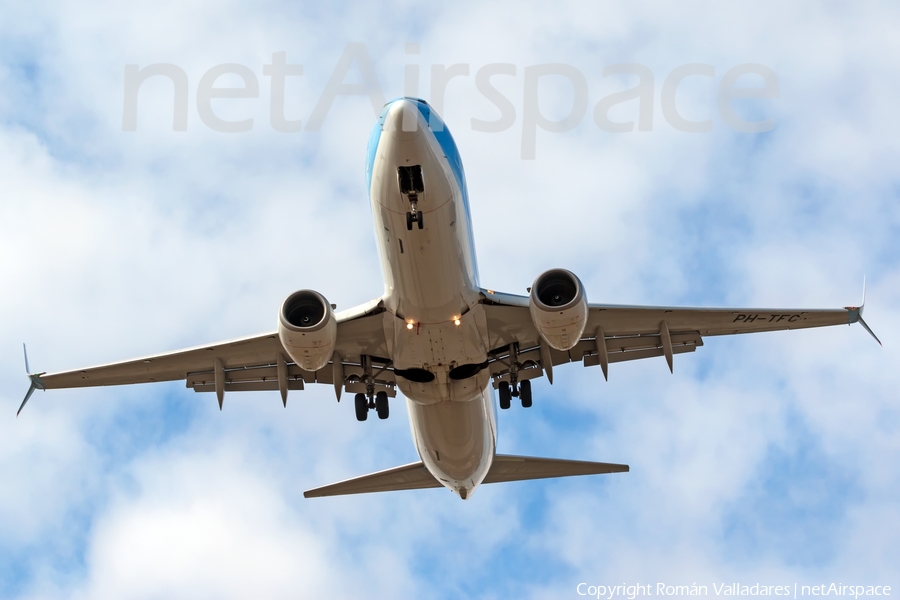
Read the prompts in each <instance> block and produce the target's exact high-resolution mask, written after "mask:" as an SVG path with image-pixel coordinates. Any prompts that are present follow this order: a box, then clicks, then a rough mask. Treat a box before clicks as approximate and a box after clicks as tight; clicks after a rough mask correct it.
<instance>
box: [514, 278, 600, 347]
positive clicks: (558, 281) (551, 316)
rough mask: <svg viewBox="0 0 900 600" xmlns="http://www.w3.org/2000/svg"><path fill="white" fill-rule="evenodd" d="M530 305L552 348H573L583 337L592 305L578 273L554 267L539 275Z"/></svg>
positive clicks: (538, 327)
mask: <svg viewBox="0 0 900 600" xmlns="http://www.w3.org/2000/svg"><path fill="white" fill-rule="evenodd" d="M528 304H529V309H530V310H531V319H532V321H533V322H534V326H535V328H537V330H538V332H539V333H540V334H541V337H543V338H544V339H545V340H546V341H547V344H549V345H550V347H552V348H556V349H557V350H570V349H571V348H573V347H574V346H575V344H577V343H578V340H580V339H581V334H583V333H584V328H585V325H587V315H588V305H587V298H586V297H585V295H584V286H583V285H582V284H581V280H579V279H578V277H576V276H575V274H574V273H572V272H570V271H567V270H565V269H551V270H550V271H545V272H544V273H542V274H541V275H539V276H538V278H537V279H535V281H534V285H532V286H531V298H529V302H528Z"/></svg>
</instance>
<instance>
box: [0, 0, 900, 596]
mask: <svg viewBox="0 0 900 600" xmlns="http://www.w3.org/2000/svg"><path fill="white" fill-rule="evenodd" d="M423 6H424V5H420V4H414V3H410V2H394V3H385V4H381V5H378V6H375V5H372V6H356V5H353V4H347V5H338V4H328V5H323V4H309V3H279V2H267V3H253V4H250V3H244V2H239V1H232V2H226V3H221V2H218V3H211V2H208V1H203V0H197V1H194V2H179V3H174V2H170V3H167V2H162V3H160V2H153V3H150V2H137V3H131V4H129V5H127V6H126V5H121V4H116V3H94V4H91V5H85V4H84V3H75V2H57V3H53V4H46V5H25V4H22V3H12V2H4V3H0V14H2V17H3V18H2V19H0V181H2V185H0V211H2V218H0V250H2V252H0V277H2V280H3V282H4V284H3V289H4V291H5V293H4V294H2V298H0V339H2V340H3V342H4V343H3V344H0V374H2V377H0V398H2V406H3V407H5V408H3V410H2V411H0V481H2V482H3V484H2V486H0V597H3V598H77V599H80V598H91V599H93V598H116V599H119V598H145V597H146V598H151V597H153V598H158V597H166V598H191V599H196V598H247V597H261V598H281V597H284V598H296V597H358V596H361V595H365V596H366V597H376V598H377V597H384V598H396V597H402V596H411V595H416V596H419V597H427V598H432V597H433V598H444V597H458V596H459V595H461V594H462V595H469V596H474V597H484V598H507V597H513V596H518V597H526V598H559V597H573V598H574V597H578V596H577V594H576V591H575V588H576V586H577V584H578V583H580V582H583V581H584V582H588V583H591V584H607V583H622V582H629V583H636V582H641V583H651V584H653V585H655V584H656V583H657V582H667V583H670V584H680V585H685V584H686V585H690V584H692V583H694V582H697V583H699V584H705V585H708V586H710V590H712V584H713V583H714V582H717V583H721V582H723V581H727V582H732V581H740V582H746V583H748V584H753V583H757V582H759V583H763V584H769V585H777V584H784V583H788V584H793V583H794V582H797V583H798V584H800V585H803V584H816V583H820V582H831V581H834V582H843V583H845V584H846V583H854V584H861V585H893V586H897V587H900V580H898V578H897V569H896V566H895V565H896V564H898V563H900V544H898V541H897V540H898V539H900V518H898V517H900V510H898V502H897V498H898V497H900V471H898V467H897V461H896V457H897V456H898V450H900V444H898V440H900V435H898V434H900V404H898V399H897V392H896V390H897V389H900V381H898V379H897V378H898V375H897V369H896V365H897V361H898V355H897V351H896V350H895V349H894V348H895V347H897V344H896V343H895V340H897V339H898V335H897V333H898V330H900V327H898V323H900V319H898V315H900V270H898V268H897V264H898V258H900V244H898V242H897V239H898V233H900V209H898V206H900V205H898V195H900V194H898V192H900V181H898V175H897V167H896V165H897V164H900V161H898V158H900V156H898V147H897V144H896V139H897V136H898V133H900V126H898V125H900V123H898V116H897V109H896V107H897V106H898V105H900V92H898V90H897V88H896V85H895V83H894V81H895V79H896V73H897V71H898V67H900V65H898V57H900V52H898V50H900V48H898V47H897V41H896V35H895V32H896V30H897V28H898V25H900V22H898V21H900V18H898V17H900V15H898V11H897V9H896V8H894V7H893V6H890V5H887V4H874V3H873V4H862V5H860V4H856V5H854V6H853V7H850V6H848V7H843V6H842V5H835V4H825V5H823V4H820V3H812V2H801V3H792V4H790V5H787V6H784V5H782V3H774V2H773V3H759V2H753V3H749V2H746V3H728V4H727V5H711V4H707V3H695V2H677V3H676V2H663V3H653V4H650V3H646V4H635V3H633V2H604V3H594V4H592V5H591V6H590V7H585V6H583V5H581V4H578V3H570V4H566V3H563V4H556V5H553V6H551V5H546V4H542V3H531V4H529V3H494V4H491V5H490V6H483V5H482V4H480V3H467V2H463V3H453V4H452V5H450V4H445V5H429V7H428V10H425V9H424V8H423ZM408 42H415V43H419V44H420V48H421V52H420V54H418V55H408V54H406V53H405V47H406V46H405V45H406V43H408ZM350 43H363V44H365V48H366V51H367V53H368V55H369V57H370V58H371V61H372V64H373V67H374V72H375V74H376V76H377V78H378V83H379V86H380V89H381V92H382V93H383V94H384V96H385V97H387V98H392V97H395V96H399V95H402V94H403V92H404V69H405V68H406V67H407V66H408V65H413V66H418V68H419V72H420V86H419V90H420V92H419V93H420V95H421V96H423V97H425V98H426V99H429V100H431V101H434V100H435V99H434V98H432V97H431V95H430V94H431V73H432V67H433V66H434V65H448V66H449V65H454V64H466V65H469V67H470V69H469V70H470V75H469V76H467V77H459V78H456V79H453V80H452V81H450V83H449V84H448V86H447V89H446V94H445V98H444V110H443V117H444V119H445V121H446V122H447V124H448V126H449V128H450V129H451V131H452V132H453V134H454V136H455V138H456V141H457V144H458V146H459V148H460V152H461V154H462V158H463V162H464V164H465V168H466V174H467V178H468V183H469V194H470V203H471V208H472V214H473V220H474V230H475V238H476V249H477V251H478V256H479V267H480V273H481V278H482V284H484V285H486V286H489V287H491V288H494V289H499V290H505V291H509V292H513V293H524V291H525V288H526V287H527V286H529V285H531V282H532V281H533V280H534V278H535V277H536V276H537V275H538V274H539V273H541V272H542V271H543V270H545V269H548V268H553V267H564V268H568V269H571V270H572V271H574V272H575V273H577V274H578V275H579V277H580V278H581V279H582V281H583V282H584V283H585V286H586V290H587V293H588V298H589V300H591V301H596V302H614V303H638V304H680V305H710V306H722V305H734V306H762V305H764V306H785V307H787V306H796V307H801V306H802V307H838V306H846V305H849V304H856V303H857V302H858V301H859V296H860V293H861V287H862V285H861V284H862V278H863V275H866V276H867V277H868V295H867V309H866V318H867V321H868V322H869V323H870V324H871V325H872V326H873V328H874V329H875V331H876V332H877V333H878V334H879V336H880V337H881V339H882V340H883V341H884V342H885V347H884V348H879V347H878V345H877V344H875V343H874V341H873V340H871V338H869V336H868V335H867V334H866V333H865V332H864V331H863V330H862V329H861V328H859V327H837V328H830V329H827V330H817V331H803V332H791V333H775V334H767V335H756V336H747V337H740V338H722V339H715V338H707V339H706V340H705V346H704V347H703V348H701V349H699V350H698V351H697V352H696V353H694V354H691V355H683V356H678V357H676V362H675V374H674V375H670V374H669V373H668V371H667V369H666V367H665V363H664V361H662V359H659V360H648V361H640V362H635V363H627V364H616V365H613V366H612V367H611V369H610V380H609V382H604V381H603V377H602V374H601V373H600V372H599V370H598V369H584V368H582V367H580V366H578V365H572V366H569V367H563V368H560V369H559V372H558V373H556V383H555V384H554V385H553V386H552V387H551V386H550V385H548V384H547V382H546V381H541V382H539V383H537V384H535V391H534V393H535V406H534V407H533V408H532V409H530V410H528V411H523V410H521V409H519V410H511V411H506V412H504V413H502V414H501V415H500V424H499V427H500V439H499V449H500V451H501V452H505V453H522V454H532V455H540V456H554V457H565V458H582V459H590V460H601V461H609V462H624V463H627V464H629V465H631V472H630V473H628V474H627V475H614V476H609V477H606V478H603V477H597V478H575V479H570V480H558V481H545V482H528V483H516V484H509V485H501V486H484V487H482V488H479V490H478V491H477V493H476V494H475V495H474V496H473V498H472V499H471V500H470V501H468V502H461V501H459V499H458V498H456V497H455V496H453V495H452V494H450V493H447V492H444V491H441V490H430V491H421V492H410V493H392V494H381V495H372V496H359V497H346V498H336V499H326V500H305V499H303V497H302V492H303V490H304V489H309V488H311V487H316V486H318V485H323V484H326V483H330V482H333V481H337V480H340V479H342V478H345V477H350V476H353V475H358V474H362V473H366V472H370V471H374V470H378V469H382V468H388V467H391V466H395V465H398V464H402V463H405V462H409V461H412V460H415V459H416V456H415V450H414V448H413V445H412V442H411V439H410V435H409V427H408V424H407V421H406V414H405V408H404V407H403V404H402V403H395V405H394V410H393V411H392V413H393V416H392V418H391V419H389V420H388V421H386V422H380V421H375V422H367V423H364V424H360V423H357V422H356V421H355V419H354V418H353V414H352V412H353V411H352V407H351V406H350V405H349V404H347V403H340V404H337V403H335V402H334V397H333V393H332V392H331V390H330V389H327V388H326V389H322V390H320V389H307V390H306V391H304V392H302V393H296V392H295V393H292V395H291V397H290V399H289V402H288V407H287V409H286V410H285V409H284V408H282V406H281V402H280V398H278V396H277V394H267V393H261V394H245V395H240V396H239V395H237V394H233V395H230V396H228V397H227V398H226V400H225V410H224V411H222V412H221V413H220V412H219V411H218V407H217V405H216V402H215V398H214V397H213V396H210V395H199V394H194V393H193V392H190V391H188V390H186V389H185V388H184V387H182V386H181V385H179V384H159V385H150V386H143V387H134V388H111V389H99V390H71V391H68V390H67V391H56V392H48V393H38V394H36V395H35V396H34V398H33V399H32V401H31V402H30V404H29V406H28V407H27V409H26V411H25V412H24V413H23V415H22V416H21V417H20V418H19V419H16V418H15V416H14V415H15V410H16V408H17V406H18V403H19V402H20V401H21V398H22V395H23V394H24V392H25V390H26V389H27V380H26V379H25V377H24V376H23V372H22V371H23V364H22V357H21V342H22V341H26V342H27V343H28V344H29V355H30V361H31V365H32V367H33V368H34V369H39V370H48V371H52V370H59V369H68V368H75V367H79V366H84V365H89V364H95V363H99V362H106V361H112V360H117V359H124V358H129V357H132V356H137V355H141V354H147V353H153V352H158V351H164V350H170V349H175V348H179V347H184V346H188V345H194V344H200V343H203V342H207V341H214V340H221V339H226V338H230V337H237V336H241V335H248V334H253V333H258V332H262V331H267V330H271V329H272V328H273V327H274V324H275V316H276V311H277V309H278V306H279V304H280V302H281V301H282V300H283V298H285V297H286V296H287V295H288V294H289V293H291V292H292V291H294V290H296V289H301V288H312V289H316V290H318V291H320V292H321V293H323V294H324V295H325V296H326V297H327V298H328V299H329V301H330V302H335V303H337V304H338V306H339V308H348V307H350V306H353V305H355V304H358V303H362V302H365V301H367V300H369V299H371V298H373V297H375V296H378V295H379V294H380V293H381V289H382V288H381V286H382V284H381V275H380V272H379V265H378V262H377V259H376V256H375V247H374V236H373V231H372V223H371V218H370V211H369V207H368V200H367V198H366V189H365V173H364V159H365V150H366V142H367V139H368V134H369V131H370V129H371V127H372V124H373V123H374V119H375V115H374V114H373V111H372V107H371V104H370V101H369V99H368V98H366V97H364V96H348V97H339V98H338V99H337V100H336V101H335V103H334V105H333V106H332V109H331V110H330V111H329V113H328V115H327V117H326V119H325V121H324V124H323V126H322V128H321V130H319V131H316V132H311V131H303V132H299V133H279V132H277V131H274V130H273V129H272V127H271V125H270V124H269V117H270V114H269V107H270V103H269V101H270V95H269V79H268V78H267V77H266V76H264V74H263V65H264V64H268V63H270V62H271V57H272V54H273V53H276V52H280V51H285V52H287V60H288V63H295V64H303V66H304V74H303V76H302V77H297V78H295V79H293V80H289V82H288V84H287V88H286V101H285V102H286V109H285V110H286V116H287V118H288V119H302V120H304V121H306V120H308V119H309V116H310V114H311V113H312V110H313V107H314V106H315V104H316V102H317V101H318V99H319V97H320V95H321V94H322V93H323V89H324V88H325V85H326V83H327V81H328V79H329V77H330V76H331V74H332V72H333V71H334V69H335V65H336V64H337V63H338V60H339V58H340V57H341V55H342V53H343V52H344V51H345V49H346V47H347V44H350ZM156 63H170V64H175V65H177V66H179V67H180V68H182V69H184V71H185V72H186V73H187V75H188V81H189V104H188V127H187V131H185V132H175V131H173V130H172V88H171V85H169V84H168V83H167V82H165V80H162V79H157V80H148V81H147V82H146V83H145V84H144V86H143V87H142V88H141V92H140V96H139V112H138V127H137V131H135V132H123V131H122V111H123V94H124V80H123V73H124V68H125V65H127V64H138V65H139V66H141V67H144V66H147V65H150V64H156ZM222 63H237V64H240V65H245V66H246V67H248V68H249V69H250V70H251V71H252V72H253V73H254V74H255V76H256V77H257V79H258V80H259V84H260V94H259V97H258V98H252V99H238V100H215V101H214V104H213V107H214V109H215V110H216V112H217V114H219V115H220V116H222V117H223V118H228V119H234V120H238V119H246V118H253V119H254V124H253V128H252V130H251V131H249V132H247V133H235V134H226V133H220V132H217V131H213V130H212V129H210V128H209V127H207V126H206V125H205V124H204V123H203V122H202V121H201V119H200V118H199V116H198V112H197V105H196V95H197V88H198V83H199V81H200V79H201V77H202V76H203V74H204V73H205V72H207V71H208V70H209V69H210V68H212V67H214V66H215V65H219V64H222ZM492 63H507V64H511V65H514V66H515V68H516V75H511V76H498V77H496V78H494V79H492V82H493V83H495V85H496V86H497V88H498V90H499V91H500V92H501V93H502V94H503V95H504V96H505V97H507V98H508V99H509V101H510V102H511V103H512V105H513V106H514V107H515V109H516V119H515V121H514V123H513V125H512V126H511V127H510V128H509V129H507V130H505V131H502V132H499V133H484V132H479V131H475V130H474V129H473V127H472V125H471V120H472V119H479V120H490V119H493V118H496V116H497V114H498V112H497V109H496V108H495V107H494V106H493V105H492V104H491V103H490V102H488V101H487V100H486V99H485V97H484V96H483V95H481V93H480V92H479V91H478V89H477V87H476V84H475V73H476V72H477V71H478V69H480V68H482V67H484V66H485V65H489V64H492ZM551 63H561V64H566V65H571V66H573V67H575V68H576V69H577V70H578V71H580V72H581V73H582V74H583V75H584V77H585V81H586V82H587V92H588V94H587V95H588V103H587V112H586V114H585V116H584V118H583V119H581V121H580V122H579V123H578V124H577V126H575V127H574V128H573V129H572V130H571V131H568V132H565V133H551V132H546V131H541V130H539V131H538V132H537V139H536V146H535V147H536V153H535V154H536V157H535V159H534V160H523V159H522V158H521V145H522V135H523V134H522V127H523V112H524V110H523V109H524V103H525V98H524V73H525V69H526V68H528V67H530V66H534V65H541V64H551ZM622 63H638V64H641V65H645V66H646V67H648V68H649V69H650V70H651V71H652V73H653V76H654V102H653V110H654V114H653V117H654V118H653V128H652V130H651V131H646V132H638V131H634V132H631V133H619V134H613V133H608V132H605V131H603V130H601V129H600V128H599V127H598V126H597V125H595V123H594V120H593V110H594V107H595V105H596V104H597V103H598V102H599V101H600V99H601V98H603V97H605V96H607V95H608V94H611V93H615V92H619V91H622V90H624V89H627V88H628V87H630V86H631V85H633V81H634V80H633V79H629V78H628V77H624V76H611V77H604V76H603V68H604V67H605V66H609V65H616V64H622ZM692 63H702V64H708V65H712V66H713V67H714V69H715V76H714V77H712V78H703V77H693V78H689V79H687V80H685V82H684V84H683V85H682V86H681V87H680V88H679V92H678V95H677V96H676V103H677V107H678V110H679V112H680V113H681V114H682V115H683V116H684V117H685V118H689V119H692V120H698V121H700V120H706V119H711V120H712V121H713V125H712V131H710V132H708V133H685V132H681V131H678V130H676V129H675V128H673V127H672V126H671V125H670V124H669V123H668V122H667V120H666V118H665V117H664V115H663V112H662V108H661V100H660V96H661V89H662V86H663V81H664V80H665V78H666V77H667V75H669V73H671V72H672V70H673V69H675V68H676V67H679V66H681V65H685V64H692ZM744 63H757V64H762V65H765V66H767V67H769V68H770V69H771V70H772V71H774V72H775V74H776V75H777V78H778V81H779V86H780V94H779V96H778V97H777V98H771V99H753V100H742V101H738V102H736V103H735V106H736V107H737V111H738V113H739V114H740V115H742V116H743V117H745V118H748V119H765V118H772V119H774V120H775V126H774V129H773V130H772V131H770V132H767V133H761V134H747V133H739V132H736V131H733V130H732V129H730V128H728V127H727V126H726V125H725V124H724V123H723V121H722V118H721V117H720V116H719V113H718V108H717V104H716V98H717V89H718V88H717V86H718V84H719V81H720V80H721V78H722V76H723V75H724V74H725V73H726V72H727V71H728V70H729V69H731V68H732V67H735V66H737V65H740V64H744ZM748 79H749V78H748ZM236 81H237V80H234V79H228V78H222V80H221V81H220V84H221V85H234V84H235V82H236ZM347 81H348V82H356V81H361V79H360V76H359V73H358V71H357V70H356V69H355V68H354V69H353V70H351V74H350V76H348V80H347ZM747 85H752V83H748V84H747ZM539 100H540V103H539V105H540V108H541V110H542V111H543V112H544V113H545V114H546V115H548V116H549V118H556V119H558V118H562V117H564V116H565V115H566V114H567V111H568V110H569V107H571V106H572V102H573V95H572V91H571V86H570V85H568V84H567V83H566V82H565V80H564V79H562V78H547V79H545V80H542V82H541V87H540V92H539ZM610 117H611V118H612V119H613V120H617V121H629V120H635V119H637V117H638V107H637V102H636V101H631V102H629V103H624V104H621V105H618V106H616V107H614V108H613V110H612V111H611V112H610ZM4 415H5V416H4Z"/></svg>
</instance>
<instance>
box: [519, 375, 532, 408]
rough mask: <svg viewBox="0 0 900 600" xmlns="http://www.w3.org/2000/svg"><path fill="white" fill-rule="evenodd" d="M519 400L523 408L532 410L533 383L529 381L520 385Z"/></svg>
mask: <svg viewBox="0 0 900 600" xmlns="http://www.w3.org/2000/svg"><path fill="white" fill-rule="evenodd" d="M519 399H520V400H521V401H522V408H531V382H530V381H529V380H527V379H526V380H525V381H523V382H521V383H520V384H519Z"/></svg>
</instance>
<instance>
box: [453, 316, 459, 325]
mask: <svg viewBox="0 0 900 600" xmlns="http://www.w3.org/2000/svg"><path fill="white" fill-rule="evenodd" d="M453 324H454V325H456V326H459V317H453Z"/></svg>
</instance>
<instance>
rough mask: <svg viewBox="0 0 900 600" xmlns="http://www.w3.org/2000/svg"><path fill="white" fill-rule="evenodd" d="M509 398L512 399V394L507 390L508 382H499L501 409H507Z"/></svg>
mask: <svg viewBox="0 0 900 600" xmlns="http://www.w3.org/2000/svg"><path fill="white" fill-rule="evenodd" d="M511 399H512V394H511V393H510V392H509V382H508V381H501V382H500V408H502V409H503V410H506V409H508V408H509V405H510V400H511Z"/></svg>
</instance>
